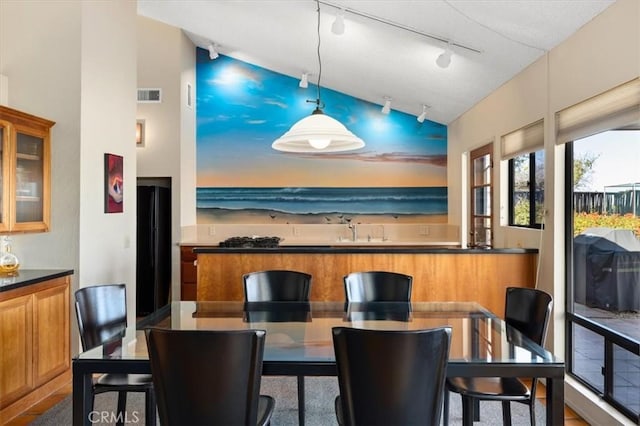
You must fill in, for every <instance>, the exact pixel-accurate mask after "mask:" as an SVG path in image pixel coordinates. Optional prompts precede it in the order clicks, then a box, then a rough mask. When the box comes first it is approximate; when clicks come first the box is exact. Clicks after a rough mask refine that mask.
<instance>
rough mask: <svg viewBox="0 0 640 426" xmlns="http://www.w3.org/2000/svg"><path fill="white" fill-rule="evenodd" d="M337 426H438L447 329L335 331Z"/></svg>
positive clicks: (447, 347) (445, 371)
mask: <svg viewBox="0 0 640 426" xmlns="http://www.w3.org/2000/svg"><path fill="white" fill-rule="evenodd" d="M332 333H333V348H334V352H335V357H336V365H337V369H338V385H339V388H340V395H339V396H338V397H337V398H336V400H335V411H336V418H337V420H338V423H339V424H340V425H348V426H351V425H385V426H387V425H413V424H420V425H437V424H438V423H439V421H440V415H441V411H442V398H443V394H444V385H445V378H446V374H447V362H448V359H449V347H450V345H451V329H450V328H449V327H443V328H435V329H430V330H410V331H405V330H403V331H395V330H366V329H357V328H350V327H334V328H333V329H332Z"/></svg>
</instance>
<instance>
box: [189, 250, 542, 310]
mask: <svg viewBox="0 0 640 426" xmlns="http://www.w3.org/2000/svg"><path fill="white" fill-rule="evenodd" d="M286 250H287V249H283V250H282V252H280V253H278V252H277V250H273V251H271V252H266V251H265V252H257V251H255V252H251V251H250V250H247V251H246V252H239V251H235V252H234V251H228V252H225V251H224V250H217V249H213V250H211V252H200V253H198V270H197V273H198V286H197V298H198V299H197V300H198V301H206V300H244V288H243V285H242V276H243V275H244V274H246V273H248V272H253V271H263V270H267V269H292V270H296V271H302V272H306V273H308V274H311V275H312V277H313V283H312V285H311V300H312V301H316V300H318V301H325V300H328V301H342V300H344V298H345V295H344V283H343V277H344V276H345V275H346V274H348V273H350V272H355V271H392V272H399V273H403V274H407V275H411V276H413V287H412V290H411V300H412V301H415V302H439V301H460V302H474V301H475V302H479V303H480V304H481V305H482V306H484V307H486V308H488V309H489V310H491V311H492V312H494V313H496V314H497V315H499V316H503V315H504V297H505V296H504V295H505V291H506V288H507V287H510V286H516V287H534V285H535V280H536V264H537V263H536V259H537V254H536V253H532V252H525V251H516V250H514V252H513V253H505V252H501V251H500V250H499V249H498V250H466V249H458V250H456V249H453V250H449V249H444V250H437V249H436V250H430V249H425V250H420V249H414V248H408V249H406V250H403V249H395V250H394V249H390V251H388V252H383V251H376V249H372V250H371V251H368V252H367V251H366V250H358V249H354V251H353V252H345V251H339V250H336V251H333V250H331V249H326V250H323V249H320V250H316V251H315V252H314V251H313V250H306V251H305V250H304V249H303V250H301V251H300V252H294V251H292V250H293V249H290V250H288V251H286Z"/></svg>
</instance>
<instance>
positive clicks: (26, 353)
mask: <svg viewBox="0 0 640 426" xmlns="http://www.w3.org/2000/svg"><path fill="white" fill-rule="evenodd" d="M32 335H33V297H32V296H31V295H26V296H21V297H16V298H15V299H10V300H6V301H4V302H0V409H2V408H4V407H6V406H7V405H9V404H11V403H12V402H14V401H16V400H17V399H19V398H20V397H21V396H23V395H25V394H27V393H28V392H29V391H31V389H33V369H32V364H31V359H32V354H33V339H32Z"/></svg>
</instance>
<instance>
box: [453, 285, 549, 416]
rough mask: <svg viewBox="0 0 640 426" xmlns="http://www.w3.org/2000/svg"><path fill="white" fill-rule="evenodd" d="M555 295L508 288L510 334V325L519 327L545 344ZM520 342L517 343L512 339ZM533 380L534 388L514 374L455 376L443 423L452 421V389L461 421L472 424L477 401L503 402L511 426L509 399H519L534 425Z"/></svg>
mask: <svg viewBox="0 0 640 426" xmlns="http://www.w3.org/2000/svg"><path fill="white" fill-rule="evenodd" d="M552 307H553V298H552V297H551V296H550V295H549V294H548V293H546V292H544V291H542V290H537V289H532V288H522V287H509V288H507V292H506V302H505V318H504V320H505V323H506V325H507V336H509V334H510V333H509V327H511V328H512V329H515V330H518V331H519V332H520V333H522V335H524V336H526V337H528V338H529V339H531V340H532V341H533V342H535V343H537V344H538V345H540V346H542V345H544V341H545V338H546V335H547V326H548V324H549V319H550V317H551V309H552ZM510 343H513V344H517V342H513V341H512V342H510ZM537 382H538V380H537V379H536V378H532V379H531V389H529V388H528V387H527V385H525V384H524V383H523V382H522V381H521V380H520V379H518V378H515V377H453V378H449V379H447V392H446V395H445V400H444V425H445V426H447V425H448V424H449V392H455V393H459V394H460V395H461V396H462V423H463V425H465V426H466V425H469V426H471V425H473V418H474V412H473V410H474V403H475V401H501V402H502V422H503V424H504V425H511V406H510V402H511V401H513V402H520V403H523V404H527V405H528V406H529V417H530V420H531V425H532V426H535V424H536V417H535V402H536V385H537Z"/></svg>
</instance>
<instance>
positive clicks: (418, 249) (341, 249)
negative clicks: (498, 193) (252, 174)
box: [193, 245, 538, 254]
mask: <svg viewBox="0 0 640 426" xmlns="http://www.w3.org/2000/svg"><path fill="white" fill-rule="evenodd" d="M193 252H194V253H197V254H200V253H203V254H204V253H335V254H339V253H387V254H388V253H407V254H412V253H434V254H438V253H439V254H471V253H472V254H524V253H538V249H527V248H490V249H485V248H473V249H470V248H460V247H433V246H391V245H386V246H373V245H372V246H280V247H274V248H228V247H217V246H198V245H194V248H193Z"/></svg>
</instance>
